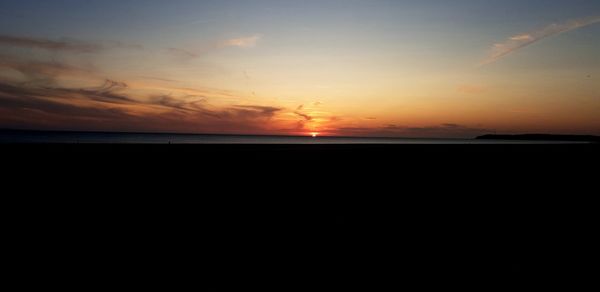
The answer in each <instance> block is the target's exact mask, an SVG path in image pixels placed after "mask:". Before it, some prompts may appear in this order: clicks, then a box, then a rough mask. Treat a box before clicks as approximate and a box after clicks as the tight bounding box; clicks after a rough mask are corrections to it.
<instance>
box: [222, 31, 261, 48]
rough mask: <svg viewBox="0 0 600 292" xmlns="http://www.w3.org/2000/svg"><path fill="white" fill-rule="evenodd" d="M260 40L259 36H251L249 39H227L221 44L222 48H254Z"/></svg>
mask: <svg viewBox="0 0 600 292" xmlns="http://www.w3.org/2000/svg"><path fill="white" fill-rule="evenodd" d="M261 38H262V36H261V35H258V34H257V35H253V36H249V37H241V38H233V39H228V40H226V41H224V42H223V43H222V46H223V47H239V48H252V47H255V46H256V45H257V43H258V41H259V40H260V39H261Z"/></svg>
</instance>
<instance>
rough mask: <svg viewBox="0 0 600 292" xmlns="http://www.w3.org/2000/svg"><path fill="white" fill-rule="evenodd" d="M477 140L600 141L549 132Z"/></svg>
mask: <svg viewBox="0 0 600 292" xmlns="http://www.w3.org/2000/svg"><path fill="white" fill-rule="evenodd" d="M476 139H477V140H509V141H564V142H593V143H600V136H592V135H551V134H524V135H483V136H479V137H477V138H476Z"/></svg>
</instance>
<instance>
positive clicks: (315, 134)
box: [310, 133, 319, 138]
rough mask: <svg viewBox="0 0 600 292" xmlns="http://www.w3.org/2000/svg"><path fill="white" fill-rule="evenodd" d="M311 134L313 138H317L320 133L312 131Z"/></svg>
mask: <svg viewBox="0 0 600 292" xmlns="http://www.w3.org/2000/svg"><path fill="white" fill-rule="evenodd" d="M310 135H311V136H312V137H313V138H317V137H319V133H310Z"/></svg>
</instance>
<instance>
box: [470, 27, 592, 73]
mask: <svg viewBox="0 0 600 292" xmlns="http://www.w3.org/2000/svg"><path fill="white" fill-rule="evenodd" d="M599 22H600V16H593V17H586V18H580V19H575V20H570V21H567V22H564V23H553V24H550V25H548V26H546V27H544V28H542V29H539V30H536V31H532V32H529V33H522V34H518V35H515V36H512V37H510V38H509V39H507V40H506V41H504V42H502V43H497V44H494V47H493V48H492V49H491V52H490V54H489V56H488V57H487V58H486V59H485V60H483V61H482V62H481V63H479V66H484V65H488V64H491V63H494V62H496V61H498V60H500V59H502V58H504V57H506V56H508V55H510V54H512V53H513V52H515V51H517V50H519V49H522V48H524V47H527V46H529V45H531V44H534V43H536V42H538V41H540V40H543V39H545V38H548V37H552V36H555V35H558V34H561V33H564V32H569V31H572V30H575V29H578V28H582V27H586V26H589V25H592V24H595V23H599Z"/></svg>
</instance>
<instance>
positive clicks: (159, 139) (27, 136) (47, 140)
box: [0, 131, 568, 144]
mask: <svg viewBox="0 0 600 292" xmlns="http://www.w3.org/2000/svg"><path fill="white" fill-rule="evenodd" d="M0 143H3V144H15V143H19V144H21V143H31V144H547V143H550V142H544V141H501V140H493V141H490V140H475V139H405V138H351V137H318V138H312V137H292V136H244V135H197V134H150V133H95V132H41V131H39V132H38V131H35V132H33V131H0ZM551 143H553V144H555V143H557V142H551ZM565 143H568V142H565Z"/></svg>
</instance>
